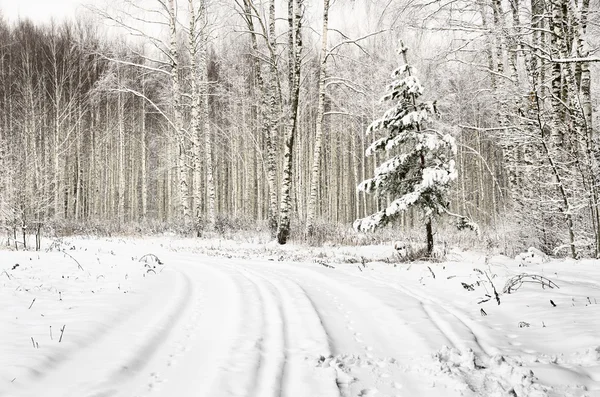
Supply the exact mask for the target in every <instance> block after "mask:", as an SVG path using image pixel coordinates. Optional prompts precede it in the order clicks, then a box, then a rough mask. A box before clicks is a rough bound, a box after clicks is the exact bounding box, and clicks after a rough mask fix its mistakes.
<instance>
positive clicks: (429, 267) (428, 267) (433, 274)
mask: <svg viewBox="0 0 600 397" xmlns="http://www.w3.org/2000/svg"><path fill="white" fill-rule="evenodd" d="M427 269H429V271H430V272H431V275H432V276H433V278H435V273H434V272H433V270H431V266H427Z"/></svg>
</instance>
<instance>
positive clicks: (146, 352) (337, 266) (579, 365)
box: [0, 237, 600, 397]
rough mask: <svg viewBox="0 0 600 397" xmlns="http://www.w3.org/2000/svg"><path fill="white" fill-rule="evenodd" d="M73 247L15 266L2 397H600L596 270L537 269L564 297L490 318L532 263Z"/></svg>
mask: <svg viewBox="0 0 600 397" xmlns="http://www.w3.org/2000/svg"><path fill="white" fill-rule="evenodd" d="M253 239H254V238H251V239H250V240H253ZM60 247H61V249H63V250H64V252H67V253H68V254H69V255H66V254H65V253H64V252H58V251H56V250H54V251H51V252H40V253H35V252H12V251H0V258H1V259H0V277H1V278H0V299H1V300H2V302H3V307H4V309H3V310H2V312H0V325H1V326H0V338H1V340H2V341H3V342H4V343H2V344H0V396H23V397H27V396H41V395H43V396H48V397H52V396H61V397H62V396H117V397H118V396H124V397H130V396H165V397H168V396H181V397H184V396H206V397H213V396H266V397H269V396H297V397H314V396H323V397H338V396H425V397H434V396H451V397H452V396H534V397H537V396H539V397H541V396H549V397H558V396H567V397H583V396H598V395H600V392H599V391H600V334H599V333H598V329H599V328H600V306H599V305H598V301H597V300H598V299H600V296H599V295H598V290H599V289H600V269H599V268H598V266H597V263H595V262H594V261H591V260H589V261H577V262H576V261H573V260H560V261H557V260H548V261H545V262H540V263H538V264H536V265H535V266H531V267H529V268H528V271H529V272H531V274H535V275H538V276H546V277H551V278H552V280H553V282H555V283H556V285H557V286H559V287H560V288H550V287H549V286H547V285H546V286H545V287H542V286H541V285H540V284H534V283H527V284H524V285H523V286H522V287H521V288H519V289H518V290H516V291H513V292H512V293H510V294H502V293H501V294H500V301H501V304H500V305H498V304H497V303H496V301H495V300H487V301H485V302H482V303H478V302H480V301H481V297H482V296H485V294H487V293H489V292H490V291H491V285H492V284H491V283H493V284H494V285H496V287H498V286H501V285H502V284H503V283H505V282H506V280H508V279H510V278H512V277H514V276H516V275H519V274H522V271H523V265H522V263H521V261H520V260H516V259H510V258H507V257H503V256H494V257H485V256H484V255H482V254H477V253H468V252H459V251H452V252H450V254H449V261H448V262H443V263H428V264H427V265H425V264H420V263H415V264H412V265H398V266H392V265H390V263H389V258H393V257H394V256H395V255H397V251H398V249H402V247H406V244H403V243H402V242H396V243H395V244H394V245H392V244H388V245H381V246H366V247H329V248H309V247H302V246H293V245H286V246H284V247H281V246H278V245H277V244H273V243H271V242H266V243H259V242H252V241H249V242H245V243H242V242H239V241H238V242H234V241H227V240H224V239H219V240H192V239H190V240H186V239H174V238H168V237H163V238H152V239H99V240H94V239H70V240H68V241H66V240H65V241H63V243H62V244H61V245H60ZM55 248H56V247H55ZM148 253H152V254H154V255H155V256H156V258H160V260H156V258H154V257H146V258H145V259H142V258H144V255H145V254H148ZM208 253H210V254H211V255H213V256H209V255H207V254H208ZM290 258H298V259H297V260H298V261H292V260H290ZM140 259H142V260H141V261H140ZM77 262H78V263H79V264H80V265H81V267H82V268H83V269H84V270H81V269H80V268H79V267H78V265H77ZM322 263H325V264H328V265H329V266H322ZM357 263H358V265H357ZM484 274H487V275H488V276H489V278H488V277H486V276H484ZM467 287H468V288H467ZM550 300H552V302H553V303H554V305H551V304H550V303H549V302H550ZM484 312H485V314H486V315H482V313H484ZM61 336H62V338H61Z"/></svg>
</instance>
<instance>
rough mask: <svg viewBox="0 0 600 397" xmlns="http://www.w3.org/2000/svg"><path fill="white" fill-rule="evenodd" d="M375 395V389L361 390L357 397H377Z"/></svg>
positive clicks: (376, 391)
mask: <svg viewBox="0 0 600 397" xmlns="http://www.w3.org/2000/svg"><path fill="white" fill-rule="evenodd" d="M377 393H378V390H377V389H363V390H361V391H360V393H359V394H358V397H371V396H375V395H377Z"/></svg>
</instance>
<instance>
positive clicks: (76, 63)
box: [0, 0, 600, 257]
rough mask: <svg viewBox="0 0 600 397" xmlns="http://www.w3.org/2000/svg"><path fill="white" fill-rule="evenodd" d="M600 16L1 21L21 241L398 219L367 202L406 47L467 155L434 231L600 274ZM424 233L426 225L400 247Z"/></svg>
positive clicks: (2, 93)
mask: <svg viewBox="0 0 600 397" xmlns="http://www.w3.org/2000/svg"><path fill="white" fill-rule="evenodd" d="M599 9H600V3H599V2H598V0H527V1H522V0H478V1H462V0H459V1H456V0H450V1H444V0H441V1H436V2H429V1H421V0H417V1H410V2H409V1H405V0H386V1H375V2H374V1H368V0H354V1H351V0H336V1H329V0H322V1H321V0H319V1H317V0H285V1H279V0H278V1H276V0H228V1H219V0H179V1H177V0H147V1H143V2H138V1H134V0H118V1H113V2H110V7H100V6H98V5H96V6H93V7H92V6H90V7H88V9H87V10H86V11H85V12H82V13H81V17H80V18H78V19H77V20H75V21H68V22H55V23H47V24H34V23H32V22H30V21H27V20H20V21H17V22H8V21H7V20H5V19H2V10H0V225H1V226H5V227H8V228H12V227H14V226H16V227H19V228H21V227H28V228H32V227H35V226H36V225H38V224H42V225H44V228H47V229H48V230H55V231H56V230H61V229H65V228H70V229H72V231H75V232H76V231H77V230H78V228H85V229H86V230H90V227H91V226H94V227H106V225H111V230H116V231H118V230H131V227H139V228H140V230H167V229H170V230H175V231H178V232H181V233H185V234H188V235H202V234H203V233H204V232H206V231H212V230H215V229H217V230H218V229H219V228H221V229H222V228H223V227H224V226H223V225H229V226H231V227H240V228H250V229H252V230H256V229H257V228H259V229H260V228H264V229H265V230H269V231H270V233H271V234H272V236H273V237H276V238H277V240H278V241H279V242H280V243H285V242H286V241H287V240H288V239H289V238H290V236H291V235H292V236H305V237H310V236H312V235H314V234H315V233H318V230H319V228H320V227H324V226H323V225H343V226H344V227H346V228H349V227H351V224H352V222H353V221H354V220H355V219H358V218H363V217H365V216H367V215H369V214H371V213H374V212H376V211H378V210H380V209H382V208H385V206H386V204H387V203H388V202H389V200H390V198H389V197H386V196H385V195H379V196H378V195H365V194H364V193H363V192H360V191H358V190H357V185H358V184H359V183H360V182H361V181H363V180H365V179H367V178H369V176H371V175H372V174H373V172H374V170H375V167H376V166H377V165H378V164H380V163H381V162H382V161H383V160H385V159H386V153H385V152H384V153H377V154H375V155H374V156H370V157H366V156H365V150H366V149H367V147H369V146H370V145H371V143H372V142H373V141H374V140H375V139H377V138H378V136H377V135H375V136H373V135H367V134H365V131H366V129H367V127H368V126H369V125H370V124H371V122H372V121H373V120H375V119H376V118H378V117H379V116H380V114H381V113H382V111H384V110H385V105H383V104H382V103H381V102H380V98H381V97H382V96H383V95H384V93H385V87H386V85H387V84H388V82H389V78H390V77H389V74H390V71H392V70H394V69H395V68H396V67H397V66H398V65H399V64H400V62H401V57H400V55H399V54H398V52H397V49H398V45H399V42H400V40H404V42H405V43H406V45H407V47H408V48H410V51H411V58H412V64H413V66H414V67H415V68H416V70H418V73H419V76H420V79H421V80H422V81H423V82H424V83H425V86H426V88H427V89H426V91H425V93H424V97H425V98H427V99H436V100H437V102H436V107H437V111H438V112H439V117H438V118H436V119H435V120H432V126H430V127H431V128H435V129H436V130H438V131H440V132H441V133H443V134H450V135H452V136H453V137H454V139H455V140H456V142H457V154H456V168H457V170H458V178H457V180H456V181H455V182H454V185H453V186H452V188H451V192H450V195H449V196H448V201H449V209H450V212H451V213H453V214H458V215H459V217H458V218H456V217H449V219H440V220H439V221H438V222H436V224H435V225H434V227H436V228H440V230H441V228H442V227H449V224H450V223H456V221H457V220H458V226H459V227H461V226H464V225H465V224H468V225H474V224H477V225H478V226H477V227H476V228H475V229H477V230H478V231H479V232H480V234H481V236H480V238H484V237H485V238H488V239H489V244H494V242H493V239H492V238H491V237H489V236H497V235H504V236H508V237H507V239H508V240H509V241H511V242H512V243H513V244H518V245H522V246H530V245H535V246H537V247H539V248H541V249H543V250H544V251H546V252H547V253H551V254H555V255H569V256H573V257H580V256H598V255H599V250H600V206H599V200H600V146H599V145H600V135H599V134H600V130H599V129H598V112H597V107H598V104H599V99H600V96H599V95H598V93H597V91H598V90H594V88H595V87H596V86H598V84H599V83H600V79H599V75H600V73H599V72H600V69H599V68H598V62H599V61H600V56H599V55H598V49H599V48H600V47H599V46H600V34H599V33H600V12H599V11H598V10H599ZM392 152H393V151H392ZM392 154H393V153H392ZM422 224H424V221H423V219H422V218H421V217H420V215H419V214H418V213H417V212H414V211H407V212H406V213H403V214H402V215H401V216H400V217H399V218H398V219H397V220H396V221H395V222H393V223H392V224H391V225H390V226H389V227H395V228H397V229H398V230H399V231H401V230H404V231H407V230H412V229H413V228H414V227H419V228H420V225H422ZM90 225H91V226H90ZM236 225H237V226H236ZM465 233H466V232H465ZM471 233H472V231H471ZM482 236H483V237H482ZM486 236H487V237H486Z"/></svg>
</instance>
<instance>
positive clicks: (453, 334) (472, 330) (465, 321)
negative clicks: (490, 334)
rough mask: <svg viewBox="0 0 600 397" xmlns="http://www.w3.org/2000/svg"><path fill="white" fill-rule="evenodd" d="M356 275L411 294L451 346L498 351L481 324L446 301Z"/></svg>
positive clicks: (394, 284) (489, 351)
mask: <svg viewBox="0 0 600 397" xmlns="http://www.w3.org/2000/svg"><path fill="white" fill-rule="evenodd" d="M356 277H359V278H362V279H364V280H369V281H372V282H375V283H378V284H380V285H385V286H387V287H390V288H392V289H395V290H397V291H400V292H402V293H404V294H406V295H409V296H412V297H413V298H415V299H417V300H418V301H420V302H421V304H422V306H423V309H424V310H425V311H426V313H427V314H428V316H429V317H430V318H431V320H432V321H433V323H434V324H435V325H436V327H437V328H438V329H439V330H440V331H441V332H442V333H444V334H445V335H446V337H447V338H448V340H449V341H450V342H451V343H452V345H453V347H456V348H458V349H462V350H464V349H468V348H470V349H472V350H473V351H475V352H476V353H478V354H483V355H485V356H490V355H494V354H498V353H499V351H498V349H496V348H495V347H493V346H492V345H490V344H488V343H486V342H485V338H483V337H482V335H483V334H485V331H484V330H483V328H482V327H481V326H479V325H477V324H476V323H475V322H474V321H473V320H471V319H469V318H468V316H466V315H465V314H463V313H460V312H459V311H457V310H455V309H454V308H452V307H450V306H449V305H447V304H446V303H444V302H441V301H440V300H438V299H435V298H433V297H430V296H425V295H424V294H422V293H419V292H416V291H415V290H414V289H412V288H410V287H406V286H402V285H400V284H397V283H391V282H388V281H384V280H381V279H379V278H375V277H362V276H356ZM448 317H451V318H453V319H455V320H457V321H452V319H448ZM461 334H462V335H465V334H466V335H468V338H467V339H465V338H463V337H462V336H461Z"/></svg>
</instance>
